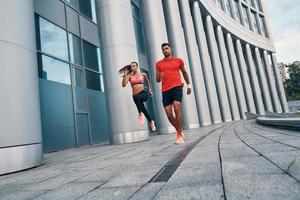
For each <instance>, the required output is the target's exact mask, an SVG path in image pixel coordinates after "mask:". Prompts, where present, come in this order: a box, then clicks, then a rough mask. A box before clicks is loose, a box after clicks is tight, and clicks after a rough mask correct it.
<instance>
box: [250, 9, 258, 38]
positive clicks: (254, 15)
mask: <svg viewBox="0 0 300 200" xmlns="http://www.w3.org/2000/svg"><path fill="white" fill-rule="evenodd" d="M251 17H252V23H253V27H254V32H255V33H258V23H257V21H256V13H253V12H251Z"/></svg>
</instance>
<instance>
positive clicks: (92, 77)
mask: <svg viewBox="0 0 300 200" xmlns="http://www.w3.org/2000/svg"><path fill="white" fill-rule="evenodd" d="M85 72H86V73H85V75H86V85H87V88H88V89H92V90H98V91H101V87H100V75H99V74H97V73H94V72H91V71H88V70H86V71H85Z"/></svg>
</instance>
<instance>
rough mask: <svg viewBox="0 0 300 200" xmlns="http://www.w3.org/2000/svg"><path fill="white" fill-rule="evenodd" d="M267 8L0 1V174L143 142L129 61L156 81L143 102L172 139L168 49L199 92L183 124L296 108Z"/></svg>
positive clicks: (224, 0)
mask: <svg viewBox="0 0 300 200" xmlns="http://www.w3.org/2000/svg"><path fill="white" fill-rule="evenodd" d="M265 2H266V1H264V0H113V1H112V0H43V1H40V0H28V1H26V3H20V2H19V1H17V0H3V1H1V6H0V10H1V12H0V13H1V14H0V16H1V17H0V24H1V31H0V44H1V46H0V51H1V54H0V56H1V58H0V65H1V69H2V71H1V73H0V83H1V84H0V88H1V104H0V108H1V109H0V110H1V113H0V119H1V120H0V124H1V126H0V163H5V164H4V165H3V164H1V165H0V174H5V173H9V172H14V171H18V170H22V169H27V168H30V167H34V166H36V165H38V164H39V163H40V161H41V160H42V152H51V151H57V150H61V149H67V148H73V147H80V146H86V145H92V144H124V143H130V142H138V141H143V140H147V139H148V138H149V135H151V134H150V132H149V127H148V125H147V124H145V125H138V123H137V122H136V121H137V119H136V118H137V110H136V107H135V105H134V103H133V101H132V96H131V89H130V87H129V86H128V87H125V88H123V87H122V86H121V77H120V76H119V74H118V70H119V69H120V68H121V67H122V66H124V65H125V64H128V63H130V62H132V61H137V62H138V63H139V66H140V67H141V71H143V72H145V73H146V74H148V76H149V77H150V79H151V81H152V87H153V90H154V96H153V97H152V98H150V100H148V101H147V105H146V106H147V108H148V110H149V111H150V113H151V115H152V116H154V118H155V121H156V124H157V130H158V132H159V134H166V133H171V132H174V129H173V128H172V126H171V124H170V123H169V122H168V120H167V117H166V115H165V113H164V109H163V106H162V102H161V99H162V97H161V91H160V90H161V86H160V84H158V83H156V81H155V63H156V62H157V61H158V60H159V59H161V58H162V57H163V55H162V53H161V49H160V46H161V44H162V43H164V42H169V43H170V45H171V46H172V48H173V53H174V55H175V56H178V57H181V58H182V59H183V60H184V62H185V67H186V69H187V72H188V73H189V75H190V79H191V83H192V87H193V93H192V95H189V96H187V95H184V97H183V103H182V108H183V117H184V122H183V126H184V128H185V129H193V128H198V127H201V126H208V125H211V124H216V123H222V122H228V121H235V120H240V119H245V118H246V117H245V112H252V113H257V114H260V115H263V114H264V113H265V112H266V111H270V112H278V113H279V112H288V107H287V101H286V97H285V93H284V88H283V85H282V82H281V78H280V73H279V69H278V66H277V61H276V52H275V48H274V44H273V41H272V35H271V31H270V28H269V26H268V16H267V15H266V12H265V5H264V4H265ZM19 16H22V20H20V19H19ZM3 69H4V70H3ZM184 89H186V88H184Z"/></svg>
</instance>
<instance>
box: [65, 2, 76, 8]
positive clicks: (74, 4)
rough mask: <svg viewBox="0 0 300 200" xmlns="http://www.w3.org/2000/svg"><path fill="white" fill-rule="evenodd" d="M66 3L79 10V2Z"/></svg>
mask: <svg viewBox="0 0 300 200" xmlns="http://www.w3.org/2000/svg"><path fill="white" fill-rule="evenodd" d="M66 2H67V3H68V4H70V5H71V6H73V7H74V8H76V9H78V0H66Z"/></svg>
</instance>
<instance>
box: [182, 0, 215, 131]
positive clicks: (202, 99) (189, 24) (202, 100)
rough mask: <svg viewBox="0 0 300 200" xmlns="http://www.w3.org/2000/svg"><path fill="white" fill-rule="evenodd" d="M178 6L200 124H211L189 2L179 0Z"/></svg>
mask: <svg viewBox="0 0 300 200" xmlns="http://www.w3.org/2000/svg"><path fill="white" fill-rule="evenodd" d="M179 6H180V8H181V20H182V24H183V30H184V36H185V41H186V44H187V50H188V56H189V61H190V65H191V66H190V67H191V75H192V78H193V83H194V85H193V88H194V92H195V98H196V104H197V110H198V116H199V120H200V125H201V126H207V125H210V124H211V118H210V112H209V107H208V101H207V94H206V90H205V83H204V79H203V72H202V65H201V61H200V54H199V50H198V47H197V41H196V36H195V30H194V25H193V21H192V16H191V11H190V8H189V2H188V1H186V0H179Z"/></svg>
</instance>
